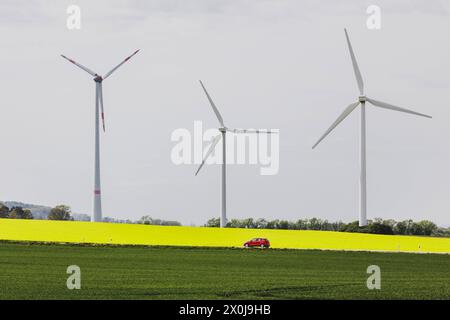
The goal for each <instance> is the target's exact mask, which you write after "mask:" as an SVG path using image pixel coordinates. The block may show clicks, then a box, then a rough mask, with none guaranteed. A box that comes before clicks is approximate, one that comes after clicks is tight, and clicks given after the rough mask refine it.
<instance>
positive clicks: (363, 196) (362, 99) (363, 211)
mask: <svg viewBox="0 0 450 320" xmlns="http://www.w3.org/2000/svg"><path fill="white" fill-rule="evenodd" d="M344 31H345V37H346V38H347V44H348V49H349V51H350V57H351V59H352V64H353V70H354V72H355V76H356V82H357V84H358V88H359V93H360V96H359V97H358V101H357V102H355V103H352V104H351V105H349V106H348V107H347V108H346V109H345V110H344V112H342V114H341V115H340V116H339V117H338V118H337V119H336V121H335V122H334V123H333V124H332V125H331V127H330V128H329V129H328V130H327V131H326V132H325V134H324V135H323V136H322V137H321V138H320V139H319V141H317V143H316V144H315V145H314V146H313V149H314V148H315V147H316V146H317V145H318V144H319V143H320V142H321V141H322V140H323V139H325V137H326V136H327V135H328V134H329V133H330V132H331V131H333V129H334V128H336V127H337V126H338V125H339V124H340V123H341V122H342V121H343V120H344V119H345V118H346V117H347V116H348V115H349V114H350V113H351V112H352V111H353V110H355V109H356V108H357V107H358V106H359V105H361V139H360V143H361V150H360V151H361V158H360V160H361V176H360V212H359V225H360V226H366V225H367V189H366V184H367V182H366V102H369V103H371V104H372V105H374V106H376V107H380V108H384V109H390V110H394V111H400V112H405V113H410V114H414V115H417V116H422V117H426V118H431V116H428V115H426V114H422V113H418V112H415V111H411V110H408V109H404V108H400V107H397V106H394V105H392V104H389V103H385V102H381V101H377V100H374V99H371V98H368V97H366V96H365V95H364V83H363V79H362V76H361V72H360V71H359V67H358V63H357V62H356V58H355V54H354V52H353V48H352V45H351V43H350V39H349V37H348V33H347V29H344Z"/></svg>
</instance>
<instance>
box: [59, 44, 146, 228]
mask: <svg viewBox="0 0 450 320" xmlns="http://www.w3.org/2000/svg"><path fill="white" fill-rule="evenodd" d="M138 52H139V50H137V51H135V52H134V53H133V54H132V55H130V56H129V57H127V58H126V59H125V60H123V61H122V62H121V63H119V64H118V65H117V66H116V67H114V68H113V69H112V70H111V71H109V72H108V73H107V74H105V75H104V76H103V77H102V76H100V75H99V74H97V73H95V72H93V71H92V70H90V69H88V68H86V67H85V66H83V65H81V64H79V63H77V62H75V61H74V60H72V59H69V58H67V57H66V56H64V55H61V57H63V58H64V59H66V60H68V61H70V62H71V63H73V64H74V65H76V66H77V67H79V68H81V69H83V70H84V71H86V72H87V73H89V74H90V75H91V76H93V77H94V81H95V164H94V165H95V179H94V217H93V220H94V222H101V221H102V196H101V185H100V132H99V122H100V119H99V116H100V114H101V117H102V125H103V131H105V114H104V110H103V88H102V85H103V80H105V79H106V78H108V77H109V76H110V75H112V74H113V72H114V71H116V70H117V69H118V68H119V67H120V66H122V65H123V64H124V63H125V62H127V61H128V60H130V58H131V57H133V56H134V55H135V54H136V53H138Z"/></svg>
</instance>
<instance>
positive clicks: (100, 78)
mask: <svg viewBox="0 0 450 320" xmlns="http://www.w3.org/2000/svg"><path fill="white" fill-rule="evenodd" d="M94 81H95V82H100V83H101V82H102V81H103V78H102V77H101V76H96V77H95V78H94Z"/></svg>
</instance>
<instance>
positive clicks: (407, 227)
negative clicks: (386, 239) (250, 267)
mask: <svg viewBox="0 0 450 320" xmlns="http://www.w3.org/2000/svg"><path fill="white" fill-rule="evenodd" d="M411 224H412V220H405V221H400V222H397V223H396V224H395V226H394V233H395V234H400V235H408V234H410V231H411Z"/></svg>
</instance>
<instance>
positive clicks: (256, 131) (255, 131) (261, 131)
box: [226, 128, 278, 134]
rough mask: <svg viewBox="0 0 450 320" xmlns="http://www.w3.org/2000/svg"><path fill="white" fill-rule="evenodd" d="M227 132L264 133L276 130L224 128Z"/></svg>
mask: <svg viewBox="0 0 450 320" xmlns="http://www.w3.org/2000/svg"><path fill="white" fill-rule="evenodd" d="M226 130H227V131H228V132H231V133H257V134H259V133H266V134H277V133H278V132H276V131H271V130H254V129H228V128H227V129H226Z"/></svg>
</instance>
